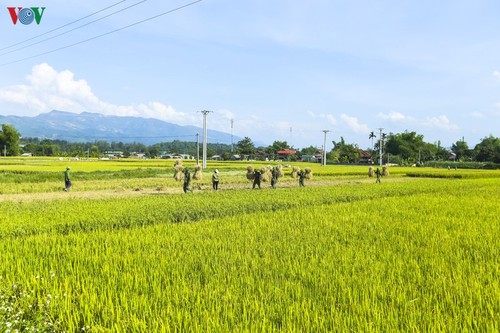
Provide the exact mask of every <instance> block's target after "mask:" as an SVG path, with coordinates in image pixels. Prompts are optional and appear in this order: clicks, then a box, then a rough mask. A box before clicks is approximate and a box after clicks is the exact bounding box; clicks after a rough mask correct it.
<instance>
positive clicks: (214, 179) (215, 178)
mask: <svg viewBox="0 0 500 333" xmlns="http://www.w3.org/2000/svg"><path fill="white" fill-rule="evenodd" d="M212 188H213V189H214V190H216V191H217V190H218V189H219V170H217V169H215V171H214V173H213V174H212Z"/></svg>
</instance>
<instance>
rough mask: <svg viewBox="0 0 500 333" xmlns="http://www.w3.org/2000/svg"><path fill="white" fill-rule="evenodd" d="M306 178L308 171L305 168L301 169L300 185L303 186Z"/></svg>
mask: <svg viewBox="0 0 500 333" xmlns="http://www.w3.org/2000/svg"><path fill="white" fill-rule="evenodd" d="M304 179H306V172H305V171H304V170H300V171H299V186H300V187H303V186H305V185H304Z"/></svg>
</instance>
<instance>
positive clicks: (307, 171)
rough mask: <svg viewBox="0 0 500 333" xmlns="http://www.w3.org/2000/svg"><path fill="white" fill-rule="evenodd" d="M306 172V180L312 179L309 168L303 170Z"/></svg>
mask: <svg viewBox="0 0 500 333" xmlns="http://www.w3.org/2000/svg"><path fill="white" fill-rule="evenodd" d="M304 170H305V172H306V179H312V177H313V172H312V170H311V168H310V167H307V168H305V169H304Z"/></svg>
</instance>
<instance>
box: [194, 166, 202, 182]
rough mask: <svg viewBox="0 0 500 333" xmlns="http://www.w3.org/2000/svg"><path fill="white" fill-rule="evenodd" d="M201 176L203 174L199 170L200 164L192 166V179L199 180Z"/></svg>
mask: <svg viewBox="0 0 500 333" xmlns="http://www.w3.org/2000/svg"><path fill="white" fill-rule="evenodd" d="M202 178H203V174H202V172H201V166H200V165H199V164H198V165H196V166H195V167H194V176H193V179H195V180H201V179H202Z"/></svg>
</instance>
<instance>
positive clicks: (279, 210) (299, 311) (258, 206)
mask: <svg viewBox="0 0 500 333" xmlns="http://www.w3.org/2000/svg"><path fill="white" fill-rule="evenodd" d="M123 165H125V164H118V165H116V166H113V168H117V170H114V169H112V168H110V170H109V172H118V173H119V172H120V171H119V170H118V169H119V168H120V167H123ZM172 165H173V162H172ZM246 165H247V164H236V165H233V164H222V163H221V164H218V166H217V168H218V169H219V170H220V171H221V178H222V179H224V177H225V178H226V180H225V181H227V183H226V186H229V185H230V184H232V185H234V186H235V189H234V190H229V189H228V190H221V191H218V192H215V191H209V190H202V191H195V193H194V195H191V194H188V195H185V194H181V193H180V192H179V193H178V194H177V193H176V192H173V193H170V192H168V191H161V192H159V193H139V194H138V195H131V194H130V195H123V196H119V197H106V198H97V197H96V198H94V197H86V196H83V194H84V193H85V192H86V191H90V189H91V188H92V186H93V185H94V184H98V183H99V182H100V183H101V185H102V186H101V187H100V188H104V187H106V186H109V187H112V185H111V184H114V182H115V183H119V182H120V181H122V179H123V180H127V181H130V182H137V183H140V182H145V181H150V180H151V181H152V182H154V181H156V180H158V179H163V176H158V177H155V176H153V177H151V178H140V177H139V178H133V177H132V179H125V178H119V177H117V178H116V179H108V178H104V179H102V178H101V179H92V177H90V178H89V179H85V180H84V179H80V180H79V181H78V182H79V183H81V184H80V185H79V186H81V188H79V189H78V190H77V191H75V192H73V193H70V194H68V193H61V194H66V196H62V197H56V198H52V199H50V198H49V199H43V198H38V196H39V194H40V192H31V193H28V195H31V196H33V197H34V199H33V200H26V201H18V200H16V199H12V200H4V201H2V202H0V208H1V210H2V215H0V263H1V264H0V277H1V279H0V300H6V301H5V302H4V303H2V304H3V305H0V331H6V330H7V329H10V330H12V332H14V329H19V331H24V330H25V329H26V328H27V330H26V331H29V330H31V329H33V331H35V329H39V331H45V332H62V331H66V332H76V331H90V332H124V331H126V332H145V331H151V332H180V331H182V332H254V331H262V332H271V331H273V332H278V331H279V332H327V331H328V332H330V331H338V332H345V331H357V332H393V331H395V332H399V331H401V332H407V331H415V332H424V331H432V332H457V331H460V332H463V331H470V332H472V331H473V332H497V331H498V330H499V329H500V327H499V324H498V323H499V322H500V303H499V302H498V299H500V282H499V279H498V276H500V263H499V260H498V258H499V257H500V256H499V255H500V239H499V238H498V234H500V221H499V219H498V215H499V213H500V211H499V208H498V204H497V202H496V200H495V198H498V197H499V195H500V186H499V185H500V178H499V177H496V176H495V175H496V174H495V173H493V174H491V173H489V171H488V172H487V173H484V175H485V177H480V175H481V173H479V174H474V175H475V176H473V177H469V178H463V179H448V178H428V177H406V176H405V174H406V173H405V170H406V172H410V171H411V169H405V170H404V169H403V168H401V170H399V169H398V170H394V171H395V172H392V169H391V176H390V177H388V178H383V179H382V184H375V183H374V182H375V181H374V179H368V177H367V176H366V174H365V171H367V168H355V169H353V170H348V168H347V167H339V168H335V167H332V166H328V167H326V168H321V167H313V172H314V173H315V177H314V179H313V180H311V181H309V182H306V187H305V188H299V187H298V185H297V184H295V181H294V182H293V183H290V186H288V184H287V183H286V182H284V179H283V180H280V183H279V184H280V185H281V186H282V187H279V188H277V189H276V190H271V189H268V188H264V189H263V190H250V189H249V184H248V181H246V179H245V173H246V169H245V168H246ZM130 166H131V167H130V168H131V169H132V170H131V172H132V173H133V172H136V170H135V169H136V168H141V169H148V168H152V169H155V168H158V169H162V168H165V167H166V166H163V165H161V166H157V167H155V166H152V165H149V164H148V163H145V164H139V165H133V166H132V164H131V165H130ZM47 168H52V166H47ZM365 169H366V170H365ZM358 170H359V171H358ZM429 171H432V170H429ZM40 172H45V171H44V170H41V171H40ZM85 172H88V173H89V174H92V173H93V172H94V171H93V169H92V168H88V169H86V170H85ZM358 172H359V174H358ZM443 172H448V170H443ZM240 173H241V175H240ZM349 173H352V174H351V175H349ZM96 175H97V173H96ZM333 175H337V176H333ZM338 175H342V176H338ZM240 176H241V178H240ZM99 177H100V176H99ZM227 178H235V179H230V180H229V179H227ZM170 181H172V183H170ZM104 184H106V185H104ZM164 184H165V187H166V188H169V187H171V186H173V187H175V188H176V189H177V187H178V184H177V183H175V182H173V180H169V181H168V182H167V180H166V178H165V182H164ZM238 184H239V185H240V187H236V185H238ZM285 185H286V186H285ZM7 186H11V185H10V184H9V185H7ZM12 296H16V297H12ZM2 297H3V298H2ZM9 308H10V309H12V310H11V311H7V310H3V309H9ZM14 309H15V311H13V310H14ZM2 311H3V312H2ZM13 314H18V315H17V316H13ZM16 320H17V322H16ZM23 320H24V322H23ZM7 324H9V325H10V326H9V327H7Z"/></svg>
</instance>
